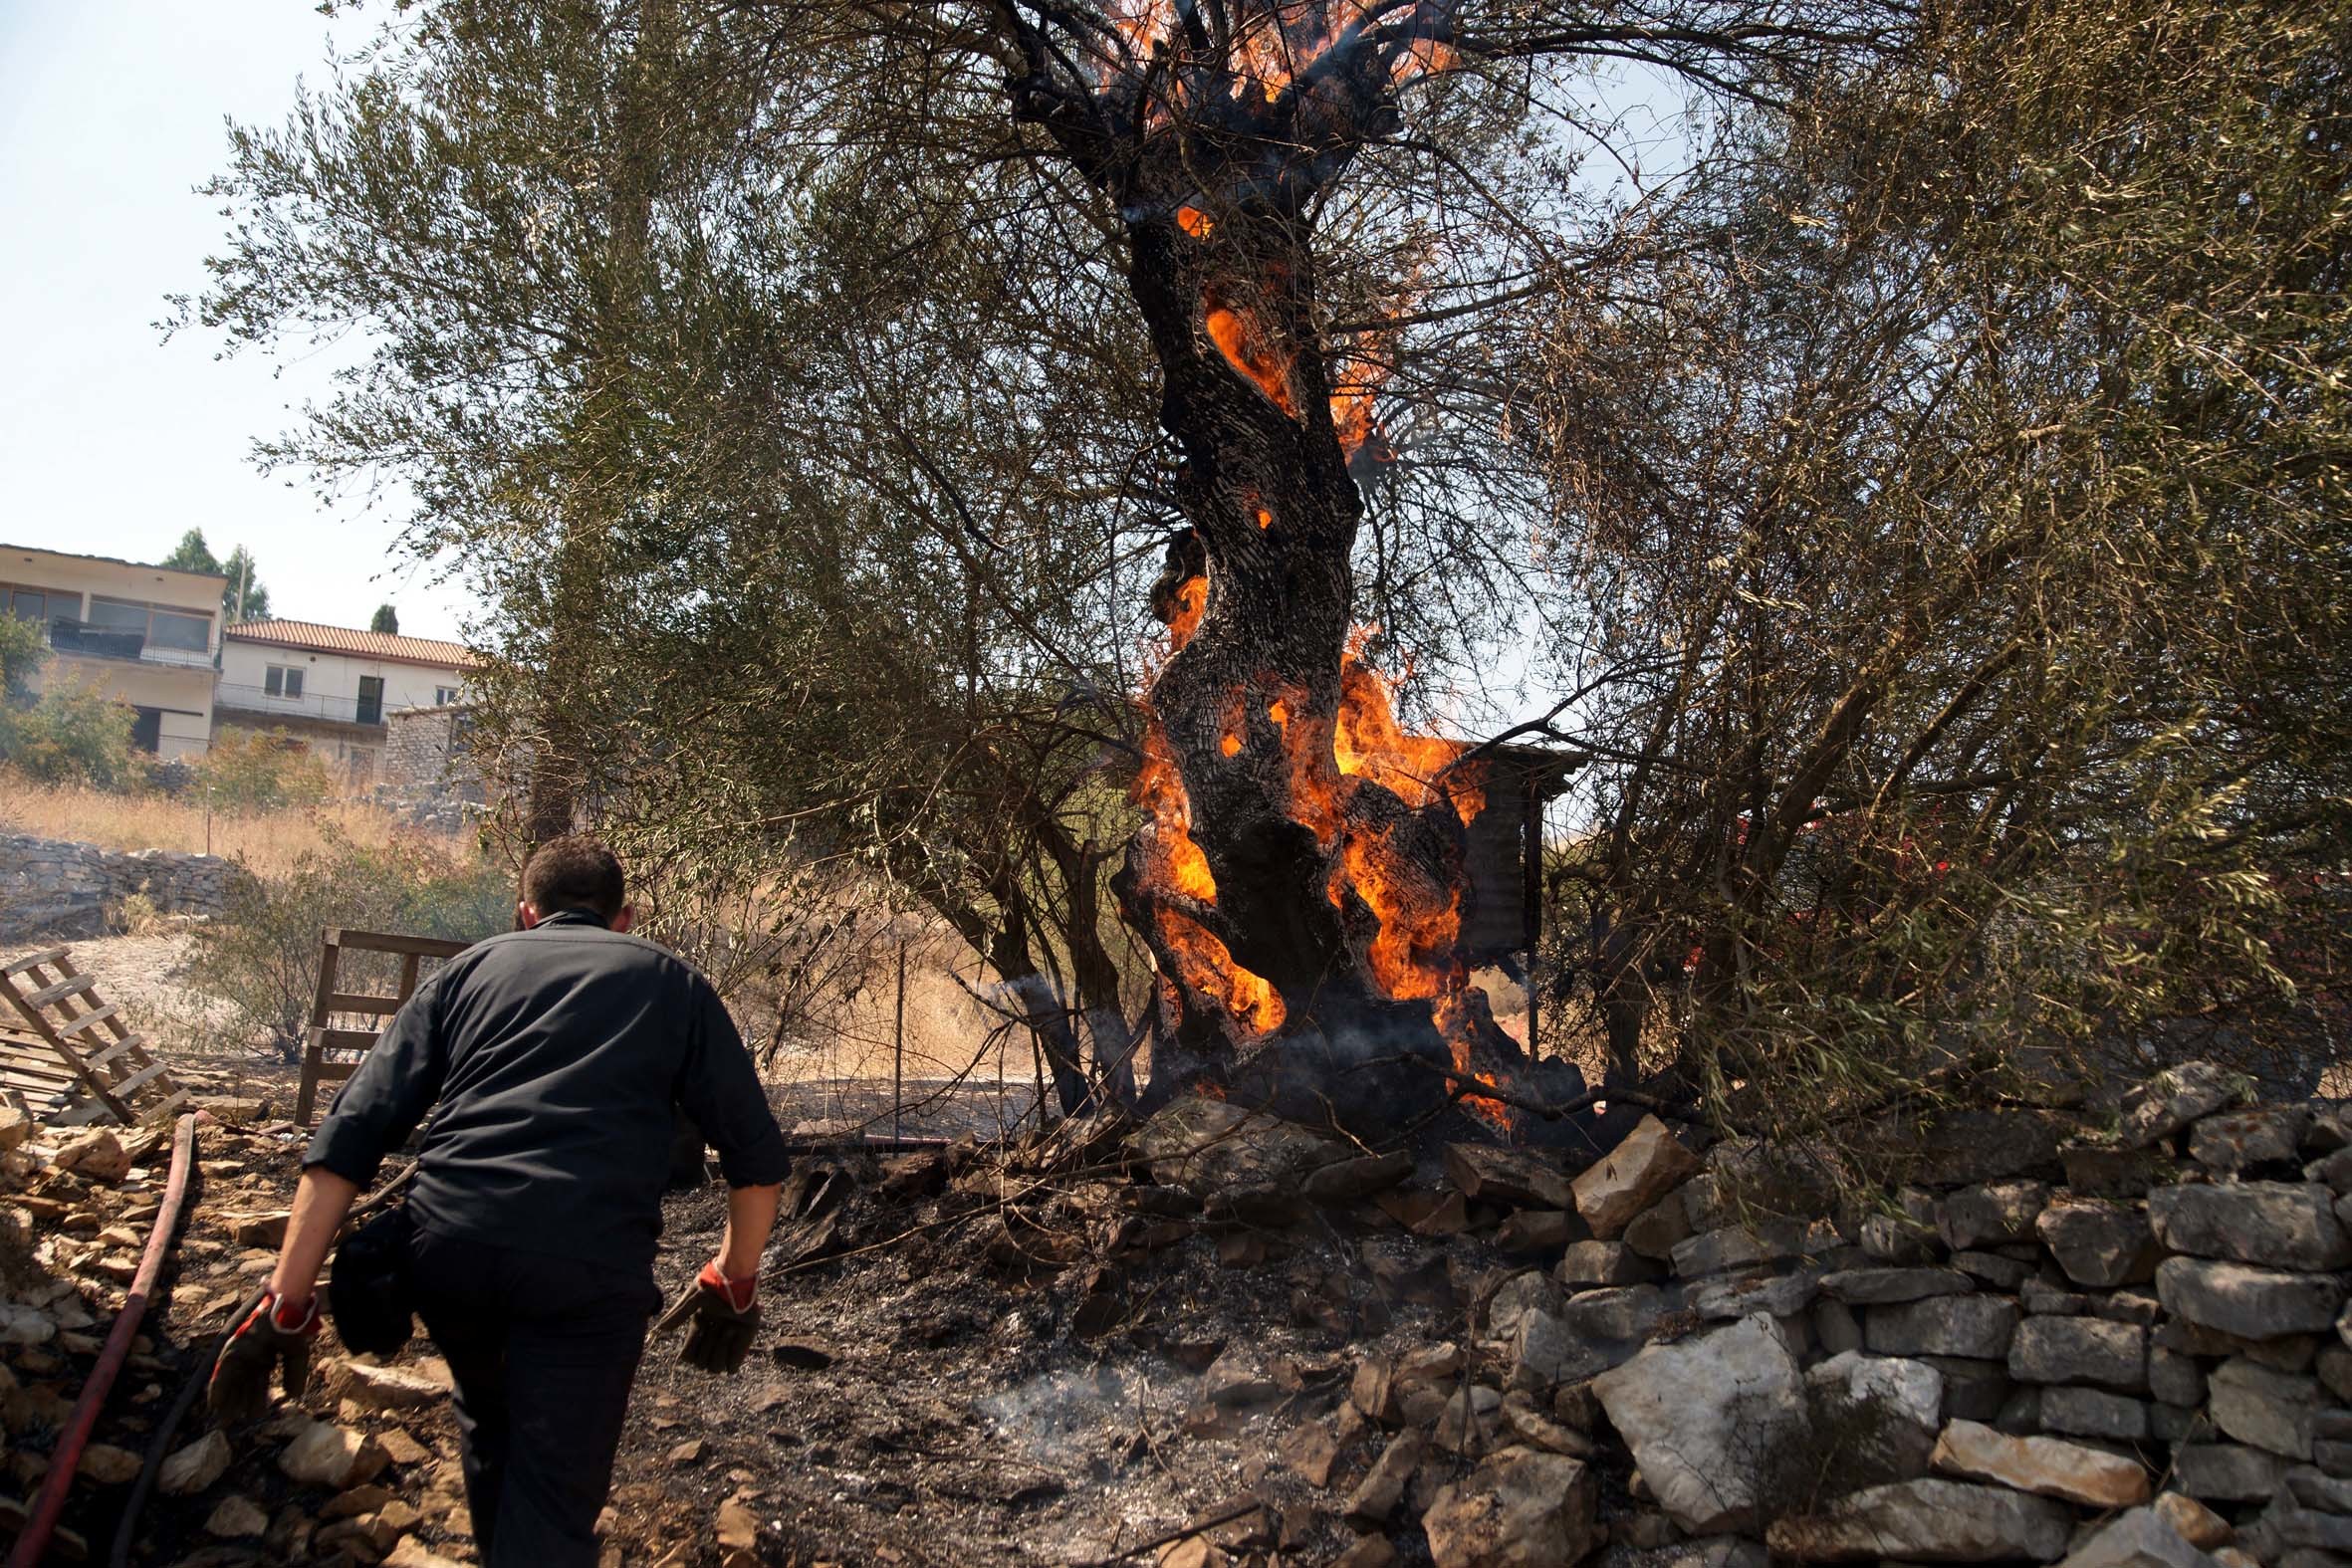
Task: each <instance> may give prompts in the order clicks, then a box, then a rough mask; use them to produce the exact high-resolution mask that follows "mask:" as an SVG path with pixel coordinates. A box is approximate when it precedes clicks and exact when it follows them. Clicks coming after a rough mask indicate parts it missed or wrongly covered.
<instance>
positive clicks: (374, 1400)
mask: <svg viewBox="0 0 2352 1568" xmlns="http://www.w3.org/2000/svg"><path fill="white" fill-rule="evenodd" d="M342 1394H343V1397H344V1398H346V1399H348V1400H351V1401H352V1402H353V1403H354V1404H356V1405H359V1406H362V1407H364V1408H365V1409H368V1410H417V1409H421V1408H422V1407H424V1406H426V1405H430V1404H433V1403H434V1402H435V1401H438V1400H443V1399H447V1398H448V1397H449V1385H448V1384H447V1383H444V1382H442V1381H441V1380H440V1379H438V1378H435V1377H431V1376H429V1375H427V1374H425V1373H422V1372H412V1371H410V1370H408V1369H407V1368H405V1367H377V1366H370V1365H368V1364H367V1363H365V1362H363V1361H354V1362H351V1363H349V1364H348V1365H347V1366H346V1367H345V1368H344V1375H343V1388H342Z"/></svg>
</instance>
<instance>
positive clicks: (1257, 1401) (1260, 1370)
mask: <svg viewBox="0 0 2352 1568" xmlns="http://www.w3.org/2000/svg"><path fill="white" fill-rule="evenodd" d="M1282 1393H1283V1391H1282V1386H1281V1385H1280V1384H1278V1383H1276V1382H1275V1380H1274V1378H1273V1377H1272V1376H1271V1375H1270V1374H1269V1373H1268V1372H1267V1370H1266V1365H1265V1363H1264V1362H1263V1361H1261V1360H1260V1359H1259V1357H1258V1354H1257V1352H1256V1351H1254V1350H1252V1349H1251V1348H1250V1347H1248V1346H1246V1345H1234V1346H1230V1347H1229V1348H1227V1350H1226V1351H1225V1352H1224V1354H1222V1355H1220V1356H1219V1357H1218V1358H1217V1359H1216V1360H1215V1361H1213V1362H1211V1363H1210V1364H1209V1370H1208V1371H1207V1372H1204V1373H1202V1374H1201V1398H1203V1399H1205V1400H1207V1401H1208V1402H1209V1403H1210V1404H1212V1405H1228V1406H1232V1405H1262V1404H1265V1403H1266V1402H1267V1401H1268V1400H1274V1399H1280V1398H1282ZM1366 1414H1367V1415H1369V1414H1371V1413H1370V1412H1366Z"/></svg>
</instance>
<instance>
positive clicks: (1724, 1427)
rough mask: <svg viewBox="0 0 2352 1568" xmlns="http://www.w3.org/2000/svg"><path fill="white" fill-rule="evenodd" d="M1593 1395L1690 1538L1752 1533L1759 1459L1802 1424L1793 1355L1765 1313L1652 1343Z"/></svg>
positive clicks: (1600, 1380) (1597, 1383)
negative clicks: (1679, 1338)
mask: <svg viewBox="0 0 2352 1568" xmlns="http://www.w3.org/2000/svg"><path fill="white" fill-rule="evenodd" d="M1592 1391H1593V1394H1594V1395H1595V1397H1597V1398H1598V1399H1599V1401H1600V1403H1601V1406H1602V1408H1603V1409H1604V1410H1606V1411H1607V1412H1608V1417H1609V1421H1610V1423H1611V1424H1612V1425H1614V1426H1615V1428H1616V1429H1617V1432H1618V1434H1619V1435H1620V1436H1621V1437H1623V1438H1624V1440H1625V1443H1626V1446H1627V1447H1628V1448H1629V1449H1631V1450H1632V1452H1633V1459H1634V1463H1635V1465H1636V1466H1637V1467H1638V1468H1639V1469H1640V1471H1641V1478H1642V1480H1643V1482H1644V1483H1645V1484H1646V1485H1647V1486H1648V1488H1649V1490H1650V1492H1651V1494H1652V1495H1653V1496H1655V1497H1656V1498H1657V1500H1658V1504H1659V1506H1661V1507H1662V1508H1664V1509H1665V1510H1666V1512H1667V1513H1668V1514H1669V1515H1670V1516H1671V1517H1672V1518H1673V1519H1674V1522H1675V1523H1676V1524H1677V1525H1679V1526H1681V1527H1682V1528H1683V1529H1684V1530H1686V1531H1689V1532H1690V1533H1692V1534H1695V1535H1705V1534H1712V1533H1715V1532H1718V1531H1724V1530H1737V1529H1743V1528H1750V1527H1753V1525H1754V1524H1755V1522H1756V1519H1757V1517H1758V1509H1759V1503H1760V1499H1759V1497H1758V1494H1757V1493H1758V1487H1759V1477H1758V1473H1757V1471H1758V1465H1759V1461H1760V1459H1761V1458H1762V1457H1763V1456H1764V1455H1765V1454H1766V1453H1767V1452H1768V1451H1769V1450H1770V1448H1771V1446H1772V1444H1773V1442H1774V1441H1775V1437H1776V1435H1779V1434H1785V1433H1789V1432H1793V1431H1796V1430H1798V1429H1799V1428H1801V1426H1802V1424H1803V1422H1804V1420H1805V1405H1804V1394H1803V1386H1802V1382H1801V1379H1800V1377H1799V1374H1798V1372H1797V1366H1796V1358H1795V1357H1793V1356H1792V1355H1790V1354H1789V1351H1788V1347H1787V1345H1786V1344H1785V1343H1784V1342H1783V1341H1782V1340H1781V1338H1780V1335H1779V1333H1778V1332H1777V1331H1776V1330H1775V1329H1774V1328H1773V1326H1772V1323H1771V1321H1770V1320H1769V1319H1768V1318H1763V1317H1753V1318H1749V1319H1747V1320H1746V1321H1744V1322H1741V1323H1737V1324H1734V1325H1733V1326H1732V1327H1729V1328H1723V1329H1718V1330H1716V1331H1715V1332H1713V1333H1710V1334H1704V1335H1699V1336H1695V1337H1693V1338H1691V1339H1686V1340H1682V1341H1679V1342H1677V1343H1675V1344H1671V1345H1651V1346H1649V1347H1648V1348H1646V1349H1645V1350H1643V1351H1642V1352H1641V1353H1640V1354H1639V1355H1637V1356H1635V1357H1634V1358H1633V1359H1632V1360H1631V1361H1629V1362H1627V1363H1626V1364H1625V1365H1624V1366H1622V1367H1619V1368H1617V1369H1615V1370H1614V1371H1610V1372H1606V1373H1603V1374H1601V1375H1600V1376H1599V1377H1597V1378H1595V1379H1593V1382H1592Z"/></svg>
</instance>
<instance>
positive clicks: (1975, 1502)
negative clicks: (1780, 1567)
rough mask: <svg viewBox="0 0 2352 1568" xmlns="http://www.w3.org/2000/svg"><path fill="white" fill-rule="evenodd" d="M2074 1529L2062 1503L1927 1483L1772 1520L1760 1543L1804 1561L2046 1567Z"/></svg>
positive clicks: (1879, 1490)
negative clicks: (2020, 1562) (2015, 1561)
mask: <svg viewBox="0 0 2352 1568" xmlns="http://www.w3.org/2000/svg"><path fill="white" fill-rule="evenodd" d="M2073 1528H2074V1519H2073V1515H2071V1514H2069V1513H2068V1512H2067V1511H2066V1508H2065V1505H2064V1504H2062V1503H2058V1502H2053V1501H2051V1500H2050V1499H2048V1498H2046V1497H2035V1496H2030V1495H2028V1494H2027V1493H2025V1492H2021V1491H2011V1490H2009V1489H2008V1488H2006V1487H2004V1486H1983V1485H1978V1484H1976V1483H1974V1482H1969V1481H1952V1480H1942V1479H1937V1478H1934V1477H1930V1478H1927V1479H1923V1480H1910V1481H1896V1482H1894V1483H1893V1484H1891V1485H1886V1486H1871V1487H1867V1488H1865V1489H1864V1490H1861V1491H1858V1492H1855V1493H1854V1494H1853V1495H1851V1496H1849V1497H1846V1498H1843V1499H1842V1500H1840V1501H1839V1502H1837V1503H1835V1504H1834V1505H1832V1506H1831V1507H1830V1508H1829V1509H1828V1510H1826V1511H1824V1512H1821V1513H1816V1514H1807V1515H1798V1516H1795V1517H1791V1518H1785V1519H1779V1520H1776V1521H1774V1522H1773V1524H1772V1527H1771V1529H1770V1530H1769V1531H1768V1532H1767V1533H1766V1535H1765V1541H1766V1544H1768V1545H1769V1546H1770V1547H1771V1549H1772V1552H1773V1554H1774V1555H1775V1556H1784V1557H1793V1558H1797V1559H1799V1560H1802V1561H1808V1562H1862V1561H1878V1560H1882V1559H1888V1560H1899V1559H1910V1560H1916V1561H1923V1562H1998V1561H2000V1560H2002V1559H2005V1558H2013V1557H2027V1558H2031V1559H2032V1560H2034V1561H2035V1562H2049V1561H2051V1560H2053V1559H2055V1558H2056V1557H2058V1556H2059V1555H2061V1554H2062V1553H2063V1552H2064V1551H2065V1550H2066V1541H2067V1537H2068V1536H2069V1535H2071V1534H2072V1533H2073Z"/></svg>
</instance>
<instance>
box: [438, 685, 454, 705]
mask: <svg viewBox="0 0 2352 1568" xmlns="http://www.w3.org/2000/svg"><path fill="white" fill-rule="evenodd" d="M456 701H457V688H456V687H454V686H436V687H434V688H433V706H434V707H436V708H446V707H448V706H449V705H450V704H452V703H454V702H456Z"/></svg>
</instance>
